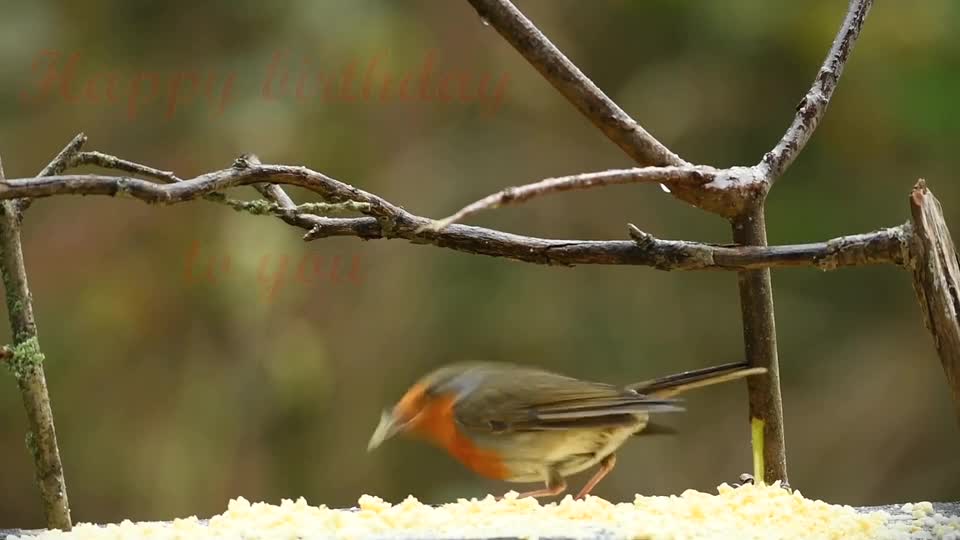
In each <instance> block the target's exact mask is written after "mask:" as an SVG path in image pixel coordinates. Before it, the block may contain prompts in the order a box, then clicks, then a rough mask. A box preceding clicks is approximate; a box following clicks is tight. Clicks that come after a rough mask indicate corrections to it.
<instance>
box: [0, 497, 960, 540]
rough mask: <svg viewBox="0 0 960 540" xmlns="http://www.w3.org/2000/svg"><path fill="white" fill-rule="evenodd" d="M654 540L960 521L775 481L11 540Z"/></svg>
mask: <svg viewBox="0 0 960 540" xmlns="http://www.w3.org/2000/svg"><path fill="white" fill-rule="evenodd" d="M505 537H506V538H544V539H546V538H557V539H560V538H564V539H567V538H569V539H574V538H577V539H579V538H607V539H616V538H630V539H639V538H649V539H651V540H681V539H689V540H693V539H701V538H702V539H712V540H721V539H728V538H729V539H736V540H751V539H764V540H766V539H776V538H784V539H786V538H790V539H818V540H819V539H824V540H827V539H837V540H839V539H843V540H859V539H863V540H895V539H904V540H908V539H926V538H937V539H942V540H960V518H957V517H946V516H942V515H940V514H936V513H934V512H933V505H931V504H930V503H926V502H925V503H917V504H913V505H904V506H903V507H902V508H900V512H899V513H897V514H896V515H891V514H888V513H887V512H873V513H869V514H861V513H858V512H857V511H856V510H855V509H853V508H852V507H849V506H839V505H831V504H828V503H825V502H823V501H818V500H811V499H806V498H804V497H803V495H801V494H800V493H799V492H797V491H794V492H792V493H791V492H790V491H787V490H785V489H782V488H780V486H779V485H778V484H774V485H771V486H755V485H745V486H741V487H738V488H733V487H730V486H728V485H727V484H723V485H721V486H720V487H719V488H718V490H717V494H716V495H711V494H708V493H702V492H698V491H694V490H688V491H685V492H684V493H683V494H681V495H679V496H665V497H643V496H640V495H637V496H636V498H635V499H634V501H633V502H632V503H610V502H607V501H605V500H603V499H601V498H598V497H588V498H587V499H586V500H574V499H573V498H572V497H570V496H567V497H565V498H564V499H562V500H561V501H559V502H552V503H545V504H542V503H540V502H538V501H537V500H535V499H530V498H524V499H518V498H517V497H516V494H515V493H511V494H508V495H507V497H506V498H504V499H503V500H500V501H495V500H494V498H493V497H492V496H488V497H487V498H485V499H481V500H477V499H472V500H465V499H460V500H458V501H457V502H454V503H449V504H445V505H442V506H439V507H431V506H428V505H424V504H422V503H420V502H418V501H417V500H416V499H415V498H413V497H408V498H407V499H406V500H404V501H403V502H401V503H399V504H396V505H394V504H390V503H387V502H384V501H383V500H382V499H380V498H378V497H373V496H370V495H364V496H363V497H361V498H360V501H359V508H357V509H350V510H337V509H331V508H327V507H326V506H319V507H315V506H310V505H308V504H307V502H306V501H305V500H304V499H303V498H300V499H298V500H297V501H295V502H294V501H291V500H283V501H282V503H281V504H280V505H279V506H277V505H271V504H266V503H253V504H251V503H250V502H248V501H247V500H246V499H243V498H239V499H234V500H231V501H230V504H229V506H228V508H227V511H226V512H224V513H223V514H220V515H218V516H214V517H212V518H210V519H209V520H199V519H197V518H196V517H190V518H187V519H177V520H174V521H173V522H167V523H161V522H143V523H132V522H130V521H124V522H122V523H120V524H111V525H106V526H98V525H91V524H80V525H77V526H76V527H74V529H73V531H71V532H69V533H64V532H61V531H47V532H44V533H42V534H40V535H39V536H22V537H13V536H10V537H8V538H7V540H13V539H17V540H54V539H59V540H80V539H89V540H108V539H134V538H136V539H141V538H143V539H151V540H166V539H171V540H172V539H220V540H224V539H234V538H236V539H241V538H242V539H245V540H253V539H271V540H286V539H290V540H293V539H298V540H310V539H320V538H344V539H353V538H356V539H363V538H391V539H394V538H444V539H454V538H456V539H485V538H505Z"/></svg>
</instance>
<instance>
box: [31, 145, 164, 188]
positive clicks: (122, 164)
mask: <svg viewBox="0 0 960 540" xmlns="http://www.w3.org/2000/svg"><path fill="white" fill-rule="evenodd" d="M81 165H96V166H97V167H103V168H104V169H113V170H117V171H124V172H128V173H131V174H138V175H140V176H144V177H147V178H153V179H155V180H159V181H161V182H164V183H166V184H173V183H175V182H180V181H181V180H180V178H178V177H177V175H175V174H173V172H171V171H162V170H160V169H156V168H154V167H148V166H147V165H141V164H139V163H134V162H133V161H129V160H126V159H121V158H118V157H116V156H111V155H109V154H104V153H103V152H80V153H79V154H77V155H75V156H74V157H73V159H71V160H70V168H73V167H79V166H81ZM60 172H63V171H60ZM43 176H48V175H43Z"/></svg>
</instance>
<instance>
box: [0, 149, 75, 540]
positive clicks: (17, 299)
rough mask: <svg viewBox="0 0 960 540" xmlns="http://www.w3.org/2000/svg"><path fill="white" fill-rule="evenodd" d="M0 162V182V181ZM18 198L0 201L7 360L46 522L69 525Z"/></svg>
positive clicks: (57, 162)
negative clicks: (23, 412)
mask: <svg viewBox="0 0 960 540" xmlns="http://www.w3.org/2000/svg"><path fill="white" fill-rule="evenodd" d="M84 139H85V137H84V136H83V135H82V134H81V135H78V136H77V138H75V139H74V140H73V141H72V142H71V144H70V145H68V146H67V148H65V149H64V151H63V152H61V153H60V155H58V156H57V157H56V158H55V159H54V160H53V162H51V164H50V165H48V166H47V167H46V168H44V169H43V171H42V172H54V171H56V170H58V169H60V168H61V167H62V166H65V165H63V163H64V156H66V155H67V154H70V153H72V152H75V151H76V149H77V148H79V147H80V145H82V144H83V140H84ZM3 178H4V176H3V164H2V163H0V182H2V181H3ZM24 202H25V201H24V200H23V199H20V200H6V201H3V202H2V204H0V276H2V279H3V286H4V290H5V291H6V299H7V312H8V314H9V317H10V332H11V334H12V335H13V343H14V347H13V355H12V357H11V358H9V359H8V360H7V362H6V363H7V366H8V367H9V368H10V371H11V372H12V373H13V375H14V377H15V378H16V379H17V385H18V386H19V388H20V395H21V397H22V399H23V406H24V409H26V413H27V425H28V431H27V438H26V442H27V448H28V449H29V450H30V454H31V457H32V458H33V462H34V467H35V471H36V480H37V484H38V486H39V488H40V498H41V501H42V504H43V512H44V516H45V517H46V522H47V527H48V528H51V529H52V528H56V529H62V530H70V528H71V526H72V524H71V521H70V505H69V502H68V501H67V487H66V483H65V481H64V477H63V466H62V464H61V462H60V450H59V449H58V447H57V434H56V430H55V429H54V425H53V412H52V410H51V407H50V397H49V395H48V393H47V379H46V375H45V374H44V371H43V359H44V358H43V353H42V352H41V351H40V345H39V342H38V340H37V325H36V322H35V321H34V318H33V301H32V298H31V296H30V288H29V286H28V284H27V271H26V268H25V267H24V262H23V251H22V247H21V242H20V216H21V208H26V207H27V206H29V203H26V204H24Z"/></svg>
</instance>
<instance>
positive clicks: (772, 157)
mask: <svg viewBox="0 0 960 540" xmlns="http://www.w3.org/2000/svg"><path fill="white" fill-rule="evenodd" d="M872 5H873V0H850V5H849V8H848V10H847V15H846V17H844V19H843V23H842V24H841V25H840V30H839V31H838V32H837V36H836V37H835V38H834V40H833V45H832V46H831V47H830V52H828V53H827V58H826V59H825V60H824V61H823V65H822V66H821V67H820V71H819V72H818V73H817V77H816V78H815V79H814V81H813V85H812V86H811V87H810V90H809V91H808V92H807V94H806V95H805V96H804V97H803V100H802V101H800V104H799V105H798V106H797V114H796V115H795V116H794V118H793V123H792V124H790V127H789V128H788V129H787V131H786V133H785V134H784V135H783V138H781V139H780V141H779V142H778V143H777V145H776V146H775V147H774V148H773V150H771V151H769V152H767V153H766V154H765V155H764V156H763V160H762V161H761V162H760V165H759V166H760V167H761V169H762V170H763V171H764V174H765V176H766V178H767V180H768V182H769V183H771V184H772V183H773V182H775V181H776V180H777V179H778V178H780V177H781V176H783V173H784V172H785V171H786V170H787V168H788V167H789V166H790V164H792V163H793V160H794V159H796V157H797V155H798V154H799V153H800V152H801V151H802V150H803V148H804V146H806V145H807V142H808V141H809V140H810V137H811V136H813V132H814V131H815V130H816V129H817V126H818V125H819V124H820V120H821V119H822V118H823V115H824V113H825V112H826V111H827V106H828V105H829V104H830V98H831V97H832V96H833V91H834V90H835V89H836V88H837V83H838V82H839V81H840V75H841V74H843V68H844V66H845V65H846V63H847V59H848V58H850V53H851V51H853V46H854V45H855V44H856V42H857V38H858V37H859V36H860V30H861V29H862V28H863V22H864V21H865V20H866V18H867V13H869V12H870V7H871V6H872Z"/></svg>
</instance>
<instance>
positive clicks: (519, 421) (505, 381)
mask: <svg viewBox="0 0 960 540" xmlns="http://www.w3.org/2000/svg"><path fill="white" fill-rule="evenodd" d="M474 376H476V373H474ZM677 410H682V409H681V408H680V407H679V405H678V402H677V401H676V400H672V399H661V398H653V397H650V396H645V395H643V394H639V393H637V392H635V391H633V390H624V389H622V388H618V387H616V386H612V385H608V384H603V383H595V382H589V381H581V380H578V379H573V378H570V377H565V376H563V375H557V374H554V373H549V372H543V371H539V370H533V369H525V368H520V369H519V370H518V369H513V370H509V371H503V372H501V371H496V370H491V371H490V372H487V373H484V374H483V376H482V380H480V381H478V384H477V385H476V386H475V388H474V389H473V391H471V392H470V393H469V394H467V395H465V396H463V397H462V398H461V399H460V400H459V401H458V402H457V404H456V406H455V409H454V411H455V414H456V418H457V421H458V422H460V424H461V425H463V426H464V427H467V428H470V429H477V430H485V431H492V432H508V431H540V430H555V429H571V428H577V427H616V426H624V425H631V424H635V423H636V421H637V420H636V417H635V416H634V415H636V414H638V413H651V412H665V411H677Z"/></svg>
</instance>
